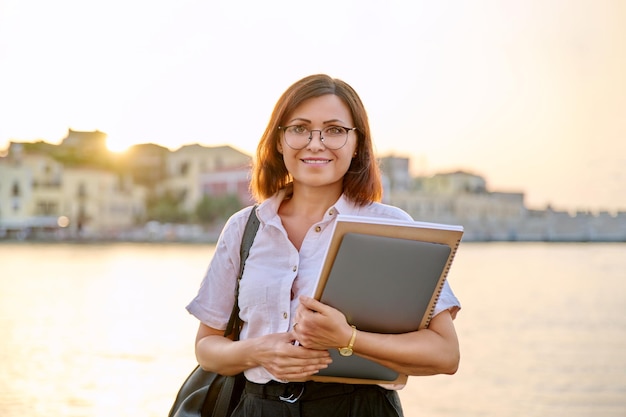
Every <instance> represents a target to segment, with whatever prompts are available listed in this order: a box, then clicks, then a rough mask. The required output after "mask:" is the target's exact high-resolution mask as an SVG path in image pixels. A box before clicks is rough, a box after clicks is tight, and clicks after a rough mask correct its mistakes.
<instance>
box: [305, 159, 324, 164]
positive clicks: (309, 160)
mask: <svg viewBox="0 0 626 417" xmlns="http://www.w3.org/2000/svg"><path fill="white" fill-rule="evenodd" d="M301 161H302V162H304V163H305V164H311V165H315V164H327V163H329V162H330V159H301Z"/></svg>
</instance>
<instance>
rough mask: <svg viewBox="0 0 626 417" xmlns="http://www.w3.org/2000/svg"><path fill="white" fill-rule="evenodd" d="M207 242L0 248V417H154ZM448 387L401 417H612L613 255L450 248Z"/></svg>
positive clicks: (180, 347)
mask: <svg viewBox="0 0 626 417" xmlns="http://www.w3.org/2000/svg"><path fill="white" fill-rule="evenodd" d="M212 253H213V247H212V246H210V245H174V244H171V245H159V244H154V245H152V244H111V245H66V244H52V245H48V244H7V243H4V244H0V361H1V363H0V415H1V416H3V417H17V416H20V417H21V416H24V415H28V416H33V417H40V416H41V417H44V416H46V417H50V416H53V417H56V416H63V417H65V416H103V417H104V416H106V417H110V416H116V417H126V416H128V417H131V416H132V417H137V416H146V417H157V416H159V417H162V416H165V415H166V414H167V411H168V410H169V407H170V405H171V403H172V400H173V398H174V396H175V393H176V391H177V389H178V387H179V386H180V384H181V382H182V380H183V379H184V377H185V376H186V375H187V373H188V372H189V371H190V370H191V369H192V367H193V366H194V355H193V340H194V337H195V331H196V327H197V322H196V321H195V319H194V318H193V317H191V316H189V315H188V314H187V312H186V311H185V310H184V306H185V305H186V303H187V302H188V301H189V300H190V299H191V298H192V297H193V296H194V295H195V292H196V290H197V288H198V285H199V283H200V280H201V279H202V276H203V274H204V271H205V269H206V267H207V264H208V262H209V260H210V258H211V256H212ZM450 282H451V284H452V286H453V288H454V290H455V292H456V293H457V295H458V297H459V298H460V299H461V301H462V303H463V310H462V311H461V312H460V313H459V316H458V318H457V320H456V326H457V330H458V333H459V337H460V340H461V345H462V361H461V367H460V369H459V372H458V373H457V374H456V375H454V376H434V377H412V378H410V379H409V384H408V386H407V387H406V388H405V389H404V390H402V391H401V392H400V395H401V398H402V401H403V404H404V408H405V413H406V416H407V417H413V416H429V417H433V416H434V417H447V416H450V417H451V416H460V415H463V416H481V417H484V416H498V417H503V416H504V417H507V416H510V417H518V416H541V417H543V416H546V417H547V416H551V417H552V416H567V417H583V416H584V417H591V416H593V417H596V416H603V417H604V416H606V417H613V416H615V417H617V416H619V417H623V416H626V245H625V244H541V243H531V244H522V243H517V244H506V243H491V244H482V243H481V244H478V243H471V244H470V243H466V244H463V245H462V246H461V248H460V251H459V253H458V255H457V258H456V260H455V263H454V265H453V267H452V271H451V275H450Z"/></svg>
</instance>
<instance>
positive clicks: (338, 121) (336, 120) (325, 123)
mask: <svg viewBox="0 0 626 417" xmlns="http://www.w3.org/2000/svg"><path fill="white" fill-rule="evenodd" d="M293 122H304V123H308V124H311V123H312V122H311V121H310V120H309V119H304V118H302V117H296V118H295V119H291V120H289V122H288V123H293ZM330 123H345V122H343V121H342V120H340V119H330V120H326V121H324V122H322V124H324V125H327V124H330Z"/></svg>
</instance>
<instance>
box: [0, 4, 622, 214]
mask: <svg viewBox="0 0 626 417" xmlns="http://www.w3.org/2000/svg"><path fill="white" fill-rule="evenodd" d="M0 62H2V65H1V66H0V150H1V149H5V148H6V146H7V145H8V142H9V141H10V140H17V141H32V140H45V141H47V142H52V143H58V142H59V141H60V140H61V139H62V138H63V137H64V136H65V134H66V133H67V129H68V128H72V129H76V130H96V129H97V130H100V131H103V132H105V133H107V134H108V136H109V145H110V147H111V148H112V149H116V150H119V149H123V148H126V147H128V146H130V145H132V144H136V143H147V142H153V143H157V144H160V145H163V146H166V147H168V148H170V149H176V148H178V147H180V146H182V145H184V144H190V143H201V144H203V145H207V146H215V145H222V144H230V145H232V146H235V147H236V148H238V149H241V150H243V151H245V152H248V153H250V154H253V153H254V151H255V149H256V143H257V141H258V139H259V137H260V135H261V134H262V132H263V130H264V128H265V123H266V122H267V120H268V118H269V116H270V113H271V111H272V108H273V105H274V103H275V102H276V100H277V99H278V96H279V95H280V94H281V93H282V92H283V91H284V89H285V88H286V87H288V86H289V85H290V84H291V83H293V82H294V81H296V80H297V79H299V78H301V77H303V76H305V75H309V74H312V73H319V72H324V73H328V74H330V75H331V76H334V77H338V78H342V79H344V80H345V81H347V82H348V83H350V84H351V85H352V86H353V87H354V88H355V89H356V90H357V91H358V92H359V94H360V95H361V98H362V99H363V101H364V103H365V105H366V107H367V109H368V112H369V117H370V123H371V125H372V130H373V134H374V139H375V141H376V147H377V150H378V151H379V154H381V155H384V154H389V153H393V154H395V155H398V156H406V157H409V158H411V167H412V170H413V172H414V173H415V174H432V173H435V172H442V171H451V170H457V169H463V170H467V171H470V172H474V173H476V174H478V175H481V176H484V177H485V178H486V179H487V181H488V185H489V188H490V189H492V190H500V191H523V192H524V193H525V194H526V203H527V206H529V207H537V208H543V207H544V206H545V205H546V204H548V203H550V204H552V205H553V206H554V207H556V208H562V209H568V210H573V209H591V210H598V209H608V210H616V209H622V210H625V209H626V75H624V74H626V2H623V1H621V0H599V1H592V0H580V1H568V0H559V1H556V0H546V1H540V0H530V1H524V2H517V1H472V2H443V1H442V2H425V1H424V2H402V1H390V2H384V4H383V3H382V2H374V1H329V0H321V1H317V2H315V4H314V5H313V4H308V3H307V4H300V3H296V2H291V1H286V0H281V1H276V0H269V1H265V2H256V1H240V2H228V1H211V2H207V1H200V0H196V1H191V0H179V1H175V0H153V1H148V0H131V1H128V0H124V1H122V0H110V1H100V0H96V1H85V0H59V1H56V2H47V1H44V0H0Z"/></svg>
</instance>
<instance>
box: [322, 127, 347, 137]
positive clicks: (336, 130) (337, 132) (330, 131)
mask: <svg viewBox="0 0 626 417" xmlns="http://www.w3.org/2000/svg"><path fill="white" fill-rule="evenodd" d="M324 134H326V135H331V136H342V135H345V134H346V129H345V128H343V127H341V126H328V127H327V128H326V129H324Z"/></svg>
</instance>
